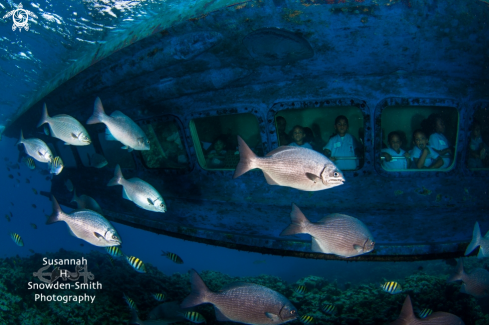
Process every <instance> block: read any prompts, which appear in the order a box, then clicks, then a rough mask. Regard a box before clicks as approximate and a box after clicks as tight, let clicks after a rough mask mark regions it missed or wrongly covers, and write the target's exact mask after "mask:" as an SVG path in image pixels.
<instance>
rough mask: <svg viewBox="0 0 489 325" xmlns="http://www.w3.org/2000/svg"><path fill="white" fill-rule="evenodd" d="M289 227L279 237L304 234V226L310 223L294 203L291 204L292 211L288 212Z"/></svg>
mask: <svg viewBox="0 0 489 325" xmlns="http://www.w3.org/2000/svg"><path fill="white" fill-rule="evenodd" d="M290 221H291V223H290V225H289V226H288V227H287V228H285V229H284V230H283V231H282V233H281V234H280V236H289V235H295V234H304V233H305V232H304V231H305V228H306V226H307V225H308V224H309V223H310V222H309V220H307V218H306V216H305V215H304V213H302V211H301V210H300V209H299V207H298V206H297V205H295V203H292V211H291V212H290Z"/></svg>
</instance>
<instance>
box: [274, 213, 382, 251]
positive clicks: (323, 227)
mask: <svg viewBox="0 0 489 325" xmlns="http://www.w3.org/2000/svg"><path fill="white" fill-rule="evenodd" d="M290 219H291V221H292V222H291V224H290V225H289V226H288V227H287V228H285V229H284V230H283V231H282V233H281V234H280V236H289V235H295V234H309V235H311V236H312V244H311V249H312V251H313V252H318V253H325V254H335V255H338V256H342V257H352V256H358V255H361V254H365V253H368V252H371V251H372V250H373V249H374V245H375V242H374V238H373V236H372V234H371V233H370V231H369V230H368V228H367V226H365V224H364V223H363V222H361V221H360V220H358V219H357V218H353V217H350V216H347V215H344V214H339V213H333V214H330V215H327V216H326V217H324V218H322V219H320V220H319V221H318V222H310V221H309V220H307V218H306V216H305V215H304V214H303V213H302V211H301V210H300V209H299V208H298V207H297V205H295V204H292V211H291V212H290Z"/></svg>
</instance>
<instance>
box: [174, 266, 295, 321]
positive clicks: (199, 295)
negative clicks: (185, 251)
mask: <svg viewBox="0 0 489 325" xmlns="http://www.w3.org/2000/svg"><path fill="white" fill-rule="evenodd" d="M190 283H191V285H192V292H191V293H190V295H189V296H188V297H187V298H185V300H184V301H183V302H182V304H181V305H180V307H181V308H190V307H193V306H198V305H201V304H204V303H211V304H213V305H214V309H215V312H216V318H217V320H218V321H222V322H225V321H232V322H239V323H245V324H260V325H261V324H263V325H265V324H283V323H286V322H290V321H293V320H294V319H296V318H297V310H296V309H295V307H294V306H293V305H292V303H291V302H290V301H289V300H288V299H287V298H285V297H284V296H282V295H281V294H280V293H278V292H276V291H274V290H272V289H269V288H267V287H264V286H261V285H258V284H254V283H245V282H235V283H231V284H229V285H227V286H225V287H223V288H222V289H221V290H220V291H219V292H212V291H210V290H209V289H208V288H207V286H206V285H205V283H204V281H202V278H201V277H200V276H199V274H198V273H197V272H196V271H195V270H194V269H192V270H190Z"/></svg>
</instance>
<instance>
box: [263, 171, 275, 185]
mask: <svg viewBox="0 0 489 325" xmlns="http://www.w3.org/2000/svg"><path fill="white" fill-rule="evenodd" d="M263 175H265V179H266V180H267V184H268V185H279V184H278V183H277V182H275V181H274V180H273V179H272V178H271V177H270V175H268V174H267V173H266V172H263Z"/></svg>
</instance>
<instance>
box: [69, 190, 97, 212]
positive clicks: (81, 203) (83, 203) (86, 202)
mask: <svg viewBox="0 0 489 325" xmlns="http://www.w3.org/2000/svg"><path fill="white" fill-rule="evenodd" d="M71 202H76V204H77V205H78V209H88V210H92V211H95V212H97V213H98V214H101V215H103V214H104V212H103V211H102V208H100V205H98V203H97V201H95V200H94V199H93V198H91V197H90V196H88V195H84V194H82V195H80V196H76V189H73V198H72V199H71Z"/></svg>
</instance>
